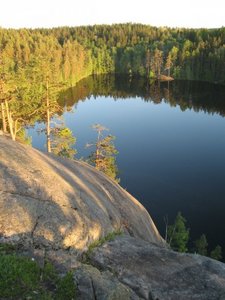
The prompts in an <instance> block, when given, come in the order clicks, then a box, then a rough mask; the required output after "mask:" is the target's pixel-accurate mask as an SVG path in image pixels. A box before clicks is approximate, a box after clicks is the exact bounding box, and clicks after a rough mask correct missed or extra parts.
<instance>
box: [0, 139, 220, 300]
mask: <svg viewBox="0 0 225 300" xmlns="http://www.w3.org/2000/svg"><path fill="white" fill-rule="evenodd" d="M119 231H121V232H122V235H121V236H118V237H117V236H116V233H118V232H119ZM110 233H115V234H114V236H115V239H114V240H113V241H108V242H105V243H104V237H105V236H108V234H110ZM99 240H100V241H101V243H96V246H98V247H92V251H90V247H89V246H90V245H93V242H96V241H99ZM0 242H4V243H5V242H7V243H13V244H16V245H19V246H20V247H21V248H22V249H23V250H24V251H25V252H26V253H27V254H28V255H32V257H35V258H36V259H37V260H38V261H40V263H43V261H44V260H45V259H46V258H48V259H50V260H51V261H52V262H53V263H54V264H55V265H56V266H58V268H59V269H60V270H62V272H63V270H68V269H73V271H74V280H75V282H76V285H77V289H78V291H77V298H78V299H121V300H123V299H160V300H161V299H162V300H164V299H171V300H176V299H184V300H185V299H187V300H188V299H225V266H224V264H222V263H219V262H216V261H214V260H211V259H209V258H205V257H201V256H198V255H190V254H178V253H175V252H173V251H171V250H169V249H168V247H166V244H165V241H164V240H163V239H162V238H161V236H160V235H159V233H158V231H157V229H156V227H155V225H154V223H153V221H152V219H151V217H150V216H149V214H148V213H147V211H146V210H145V209H144V207H143V206H142V205H141V204H140V203H139V202H138V201H137V200H136V199H134V198H133V197H132V196H131V195H130V194H129V193H127V192H126V191H125V190H123V189H122V188H121V187H120V186H119V185H118V184H116V183H114V182H113V181H111V180H110V179H109V178H107V177H106V176H105V175H104V174H102V173H100V172H97V171H96V170H95V169H94V168H92V167H91V166H89V165H87V164H86V163H83V162H80V161H70V160H67V159H61V158H58V157H55V156H53V155H47V154H44V153H42V152H40V151H38V150H35V149H33V148H31V147H29V146H25V145H21V144H19V143H16V142H12V141H11V140H10V139H7V138H6V137H4V136H0ZM85 253H87V254H86V255H85Z"/></svg>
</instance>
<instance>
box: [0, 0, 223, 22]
mask: <svg viewBox="0 0 225 300" xmlns="http://www.w3.org/2000/svg"><path fill="white" fill-rule="evenodd" d="M127 22H132V23H142V24H148V25H153V26H169V27H188V28H200V27H204V28H218V27H222V26H225V1H224V0H186V1H182V0H113V1H112V0H2V3H1V8H0V27H4V28H24V27H26V28H37V27H47V28H51V27H58V26H80V25H93V24H113V23H127Z"/></svg>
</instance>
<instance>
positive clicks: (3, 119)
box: [1, 102, 7, 132]
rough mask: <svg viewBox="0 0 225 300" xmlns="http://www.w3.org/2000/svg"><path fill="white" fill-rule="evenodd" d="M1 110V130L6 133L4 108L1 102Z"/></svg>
mask: <svg viewBox="0 0 225 300" xmlns="http://www.w3.org/2000/svg"><path fill="white" fill-rule="evenodd" d="M1 110H2V130H3V132H7V125H6V116H5V107H4V103H3V102H2V103H1Z"/></svg>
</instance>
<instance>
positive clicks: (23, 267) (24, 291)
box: [0, 244, 76, 300]
mask: <svg viewBox="0 0 225 300" xmlns="http://www.w3.org/2000/svg"><path fill="white" fill-rule="evenodd" d="M75 292H76V287H75V284H74V281H73V276H72V273H67V274H66V275H65V276H63V277H60V276H59V275H58V274H57V272H56V270H55V268H54V266H53V265H52V264H50V263H49V262H45V265H44V268H43V269H42V268H40V266H39V265H38V264H37V262H36V261H34V260H32V259H30V258H28V257H25V256H20V255H19V254H18V251H17V249H16V248H15V247H14V246H12V245H9V244H0V298H1V299H36V300H52V299H58V300H60V299H68V300H72V299H75Z"/></svg>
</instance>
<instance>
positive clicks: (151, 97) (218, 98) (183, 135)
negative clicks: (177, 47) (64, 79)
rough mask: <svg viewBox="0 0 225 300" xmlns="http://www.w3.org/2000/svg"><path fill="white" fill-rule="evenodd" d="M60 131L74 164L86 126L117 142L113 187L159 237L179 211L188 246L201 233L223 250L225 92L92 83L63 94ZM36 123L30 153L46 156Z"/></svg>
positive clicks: (194, 86)
mask: <svg viewBox="0 0 225 300" xmlns="http://www.w3.org/2000/svg"><path fill="white" fill-rule="evenodd" d="M59 102H60V103H61V105H63V106H65V107H66V109H65V112H64V114H63V118H64V122H65V125H66V126H68V127H69V128H70V129H71V130H72V131H73V134H74V136H75V137H76V138H77V143H76V146H75V148H76V149H77V150H78V155H77V158H80V157H87V156H88V155H89V154H90V149H85V145H86V144H87V143H90V142H92V141H95V139H96V132H94V131H93V129H92V128H91V126H92V124H96V123H100V124H102V125H104V126H105V127H107V128H109V129H110V133H111V134H112V135H115V136H116V140H115V146H116V148H117V149H118V151H119V154H118V155H117V165H118V168H119V171H120V173H119V178H120V180H121V181H120V184H121V185H122V186H123V187H124V188H125V189H126V190H127V191H129V192H130V193H131V194H132V195H134V196H135V197H136V198H137V199H138V200H139V201H140V202H141V203H142V204H143V205H144V206H145V208H146V209H147V210H148V211H149V213H150V214H151V216H152V218H153V220H154V222H155V223H156V226H157V227H158V229H159V230H160V233H161V234H162V236H164V234H165V222H164V219H165V217H167V218H168V219H169V223H172V222H173V221H174V218H175V216H176V214H177V212H178V211H181V213H182V215H183V216H184V217H185V218H186V219H187V226H188V227H189V228H190V234H191V238H192V240H194V239H196V238H198V237H199V236H200V235H201V234H202V233H205V234H206V235H207V238H208V242H209V244H210V247H214V246H215V245H217V244H220V245H221V246H222V247H223V248H224V249H225V233H224V228H225V119H224V116H225V87H222V86H219V85H214V84H209V83H201V82H190V81H173V82H170V83H168V82H164V83H152V84H149V83H148V82H147V81H146V80H145V79H143V78H129V77H121V76H120V77H119V76H113V75H112V76H91V77H89V78H86V79H84V80H82V81H80V82H79V83H78V84H77V85H76V87H73V88H71V89H68V90H67V91H64V92H62V93H61V95H60V100H59ZM40 127H43V124H36V126H35V128H31V129H29V130H28V133H29V134H30V135H31V136H32V141H33V146H34V147H36V148H39V149H45V146H44V144H45V136H44V135H43V134H38V133H37V129H38V128H40Z"/></svg>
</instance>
